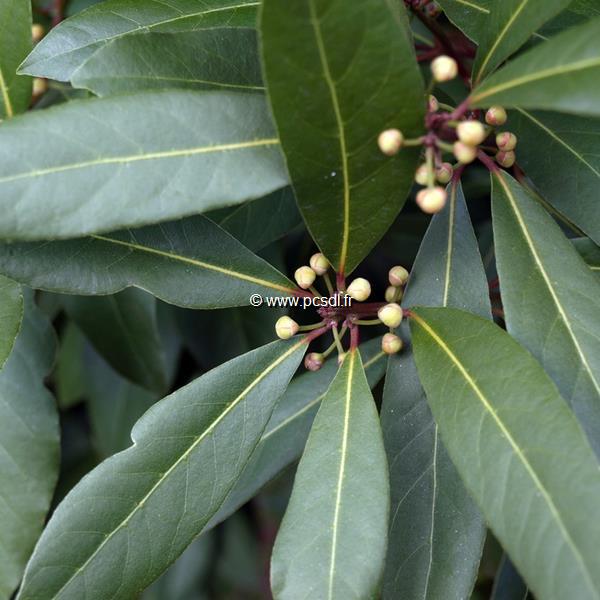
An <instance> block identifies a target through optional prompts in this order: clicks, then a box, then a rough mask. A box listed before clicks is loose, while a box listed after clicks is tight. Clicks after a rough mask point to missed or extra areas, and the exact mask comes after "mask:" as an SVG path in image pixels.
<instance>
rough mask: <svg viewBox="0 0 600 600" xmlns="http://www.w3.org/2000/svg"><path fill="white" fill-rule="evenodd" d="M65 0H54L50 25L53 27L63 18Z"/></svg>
mask: <svg viewBox="0 0 600 600" xmlns="http://www.w3.org/2000/svg"><path fill="white" fill-rule="evenodd" d="M64 12H65V0H54V10H53V13H54V16H53V17H52V26H53V27H55V26H56V25H58V24H59V23H60V22H61V21H62V20H63V19H64V18H65V14H64Z"/></svg>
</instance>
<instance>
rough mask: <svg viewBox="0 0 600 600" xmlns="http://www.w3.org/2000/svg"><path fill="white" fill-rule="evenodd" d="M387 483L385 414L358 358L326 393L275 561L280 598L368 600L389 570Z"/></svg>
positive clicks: (346, 363)
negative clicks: (386, 567)
mask: <svg viewBox="0 0 600 600" xmlns="http://www.w3.org/2000/svg"><path fill="white" fill-rule="evenodd" d="M388 511H389V483H388V472H387V461H386V458H385V451H384V448H383V439H382V437H381V429H380V427H379V415H378V414H377V408H376V407H375V403H374V402H373V397H372V396H371V392H370V390H369V385H368V383H367V379H366V377H365V374H364V370H363V367H362V362H361V359H360V355H359V353H358V352H357V351H356V350H354V351H351V352H349V353H348V354H347V355H346V359H345V360H344V363H343V365H342V367H341V368H340V370H339V371H338V374H337V375H336V377H335V379H334V380H333V382H332V384H331V386H330V387H329V389H328V390H327V392H326V394H325V396H324V397H323V400H322V402H321V406H320V408H319V411H318V413H317V416H316V417H315V420H314V423H313V425H312V428H311V432H310V435H309V436H308V441H307V443H306V448H305V450H304V453H303V455H302V459H301V460H300V464H299V466H298V471H297V473H296V479H295V481H294V489H293V490H292V496H291V498H290V501H289V504H288V508H287V511H286V513H285V516H284V518H283V522H282V523H281V527H280V529H279V533H278V535H277V539H276V541H275V546H274V549H273V557H272V559H271V586H272V589H273V595H274V597H275V598H278V599H281V600H285V599H286V598H293V599H296V598H308V597H312V598H331V599H333V598H340V599H341V598H344V599H345V598H370V597H372V596H374V595H375V593H376V591H377V589H378V585H379V580H380V578H381V575H382V571H383V564H384V560H385V550H386V546H387V525H388Z"/></svg>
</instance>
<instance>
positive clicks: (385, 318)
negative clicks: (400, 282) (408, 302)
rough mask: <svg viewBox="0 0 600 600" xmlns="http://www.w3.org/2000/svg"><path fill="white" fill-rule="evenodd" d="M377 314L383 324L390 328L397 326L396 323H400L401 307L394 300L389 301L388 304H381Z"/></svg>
mask: <svg viewBox="0 0 600 600" xmlns="http://www.w3.org/2000/svg"><path fill="white" fill-rule="evenodd" d="M377 316H378V317H379V320H380V321H381V322H382V323H383V324H384V325H387V326H388V327H391V328H392V329H394V328H395V327H398V325H400V323H402V309H401V308H400V305H399V304H396V303H395V302H390V304H386V305H385V306H382V307H381V308H380V309H379V310H378V311H377Z"/></svg>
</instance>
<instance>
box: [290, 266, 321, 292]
mask: <svg viewBox="0 0 600 600" xmlns="http://www.w3.org/2000/svg"><path fill="white" fill-rule="evenodd" d="M316 278H317V274H316V273H315V272H314V271H313V270H312V269H311V268H310V267H306V266H305V267H299V268H298V269H296V272H295V273H294V279H295V280H296V283H297V284H298V285H299V286H300V287H301V288H302V289H303V290H307V289H308V288H309V287H310V286H311V285H312V284H313V283H314V282H315V279H316Z"/></svg>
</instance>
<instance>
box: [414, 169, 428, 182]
mask: <svg viewBox="0 0 600 600" xmlns="http://www.w3.org/2000/svg"><path fill="white" fill-rule="evenodd" d="M428 173H429V169H428V168H427V165H426V164H423V165H421V166H420V167H419V168H418V169H417V170H416V171H415V181H416V182H417V183H418V184H419V185H427V181H428V179H429V177H428Z"/></svg>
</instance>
